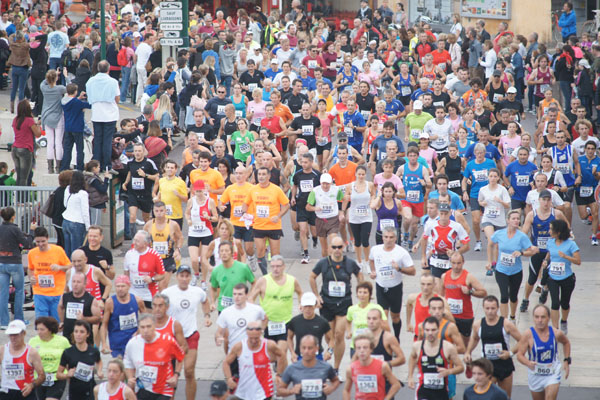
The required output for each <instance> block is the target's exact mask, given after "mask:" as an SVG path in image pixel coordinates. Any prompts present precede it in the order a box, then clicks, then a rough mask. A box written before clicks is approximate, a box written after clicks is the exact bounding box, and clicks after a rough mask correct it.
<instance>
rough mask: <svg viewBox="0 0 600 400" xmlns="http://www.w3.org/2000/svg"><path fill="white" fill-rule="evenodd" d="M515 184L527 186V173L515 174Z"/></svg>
mask: <svg viewBox="0 0 600 400" xmlns="http://www.w3.org/2000/svg"><path fill="white" fill-rule="evenodd" d="M517 186H529V175H517Z"/></svg>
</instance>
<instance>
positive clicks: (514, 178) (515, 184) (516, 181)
mask: <svg viewBox="0 0 600 400" xmlns="http://www.w3.org/2000/svg"><path fill="white" fill-rule="evenodd" d="M537 170H538V168H537V166H536V165H535V164H534V163H530V162H529V161H527V163H526V164H525V165H523V164H521V163H520V162H519V161H518V160H515V161H513V162H511V163H510V164H508V165H507V166H506V171H504V176H506V177H507V178H510V186H512V188H513V189H514V191H515V194H514V195H513V196H512V198H513V199H515V200H519V201H525V199H527V193H529V191H530V190H531V182H533V175H534V174H535V171H537Z"/></svg>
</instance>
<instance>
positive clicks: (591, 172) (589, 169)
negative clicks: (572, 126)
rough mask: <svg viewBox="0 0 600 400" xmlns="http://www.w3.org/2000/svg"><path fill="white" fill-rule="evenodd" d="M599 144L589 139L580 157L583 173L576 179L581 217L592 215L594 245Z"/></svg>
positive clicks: (595, 242) (595, 243)
mask: <svg viewBox="0 0 600 400" xmlns="http://www.w3.org/2000/svg"><path fill="white" fill-rule="evenodd" d="M597 149H598V146H597V145H596V143H595V142H592V141H589V142H587V143H586V144H585V155H583V156H581V157H578V163H579V169H580V171H581V174H580V175H579V176H578V177H577V178H576V179H575V185H576V186H578V187H577V188H576V189H575V202H576V203H577V210H578V211H579V216H580V217H581V219H582V220H583V219H588V218H589V216H590V214H591V216H592V236H591V241H592V246H598V203H597V202H596V201H595V199H594V196H593V194H594V191H595V190H596V186H598V180H600V171H599V170H598V169H599V168H600V157H598V155H597Z"/></svg>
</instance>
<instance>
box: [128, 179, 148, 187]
mask: <svg viewBox="0 0 600 400" xmlns="http://www.w3.org/2000/svg"><path fill="white" fill-rule="evenodd" d="M144 187H145V186H144V178H131V188H132V189H133V190H144Z"/></svg>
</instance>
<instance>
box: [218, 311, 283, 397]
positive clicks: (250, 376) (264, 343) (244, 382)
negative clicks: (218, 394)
mask: <svg viewBox="0 0 600 400" xmlns="http://www.w3.org/2000/svg"><path fill="white" fill-rule="evenodd" d="M246 334H247V335H248V337H247V338H246V339H243V340H242V341H240V342H238V343H236V344H235V345H233V346H232V348H231V350H230V351H229V353H227V357H225V360H224V361H223V373H224V374H225V379H226V382H227V386H229V389H230V390H231V391H233V393H234V395H235V396H236V397H237V398H239V399H242V400H264V399H270V398H271V396H273V395H274V390H273V376H272V373H271V366H270V362H271V360H277V359H280V358H281V357H282V356H283V354H282V351H281V350H280V349H279V347H278V346H277V344H276V343H275V342H274V341H272V340H268V339H264V338H263V337H262V323H261V322H260V321H252V322H248V326H247V327H246ZM236 360H237V362H238V364H239V371H240V379H239V381H236V380H235V379H234V378H233V375H232V371H231V367H230V365H231V364H232V363H233V362H234V361H236ZM277 373H278V374H281V373H283V367H282V364H281V363H279V365H278V366H277Z"/></svg>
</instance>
